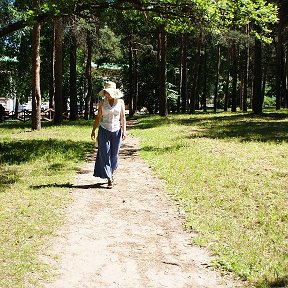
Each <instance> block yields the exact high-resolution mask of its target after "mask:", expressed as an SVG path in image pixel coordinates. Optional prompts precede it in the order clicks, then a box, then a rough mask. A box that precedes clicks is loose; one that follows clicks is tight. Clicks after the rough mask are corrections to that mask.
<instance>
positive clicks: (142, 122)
mask: <svg viewBox="0 0 288 288" xmlns="http://www.w3.org/2000/svg"><path fill="white" fill-rule="evenodd" d="M138 121H139V124H138V125H137V127H136V129H134V130H133V134H134V135H135V136H137V137H140V138H141V150H140V151H141V155H142V157H144V158H145V159H146V160H147V162H148V163H149V165H151V166H152V167H153V169H154V170H155V171H156V173H157V174H158V175H159V176H160V177H161V178H163V179H164V180H165V182H166V183H167V190H168V192H169V193H170V195H171V197H173V198H174V199H175V200H176V201H177V203H178V205H179V209H183V210H185V213H186V227H187V229H190V230H191V231H194V232H195V233H196V236H193V238H192V241H193V242H194V243H196V244H197V245H200V246H205V247H208V248H209V249H210V251H211V252H212V253H213V254H214V255H215V261H214V262H213V265H215V266H217V267H220V268H224V269H228V270H230V271H233V272H235V273H236V274H237V275H240V276H241V277H242V278H243V279H247V280H249V281H251V283H253V285H255V286H256V287H288V206H287V204H288V165H287V164H288V113H286V112H285V113H284V112H283V113H267V114H265V115H263V116H253V115H249V114H240V113H237V114H229V113H226V114H224V113H219V114H198V115H193V116H192V115H172V116H171V115H170V116H168V117H167V118H160V117H158V116H143V117H142V116H141V117H139V119H138ZM193 235H194V233H193Z"/></svg>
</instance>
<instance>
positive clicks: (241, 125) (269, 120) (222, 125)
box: [176, 113, 288, 143]
mask: <svg viewBox="0 0 288 288" xmlns="http://www.w3.org/2000/svg"><path fill="white" fill-rule="evenodd" d="M287 119H288V114H287V113H286V114H285V113H283V114H278V113H269V114H263V115H260V116H259V115H253V114H245V115H227V116H221V117H217V116H211V117H201V118H191V119H179V120H176V122H177V123H179V124H181V125H197V126H198V127H199V128H201V129H202V130H201V132H200V133H199V134H195V133H193V134H192V135H191V136H188V138H194V137H195V136H196V137H205V138H212V139H215V138H219V139H231V138H234V139H236V138H237V139H238V140H240V141H260V142H276V143H279V142H282V141H283V142H288V122H287V121H285V120H287ZM283 120H284V121H283Z"/></svg>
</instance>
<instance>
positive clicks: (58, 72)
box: [54, 18, 63, 124]
mask: <svg viewBox="0 0 288 288" xmlns="http://www.w3.org/2000/svg"><path fill="white" fill-rule="evenodd" d="M62 40H63V24H62V18H58V19H57V20H56V21H55V99H54V100H55V114H54V123H55V124H60V123H62V121H63V115H62V114H63V110H62V109H63V105H62V102H63V98H62V77H63V76H62V70H63V64H62Z"/></svg>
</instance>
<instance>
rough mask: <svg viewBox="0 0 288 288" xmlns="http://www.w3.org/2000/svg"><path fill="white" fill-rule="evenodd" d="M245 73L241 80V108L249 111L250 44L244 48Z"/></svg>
mask: <svg viewBox="0 0 288 288" xmlns="http://www.w3.org/2000/svg"><path fill="white" fill-rule="evenodd" d="M243 61H244V63H243V75H242V81H241V104H240V107H241V110H242V111H244V112H246V111H247V86H248V75H249V45H248V46H247V47H245V48H244V52H243Z"/></svg>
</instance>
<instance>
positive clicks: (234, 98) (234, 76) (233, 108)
mask: <svg viewBox="0 0 288 288" xmlns="http://www.w3.org/2000/svg"><path fill="white" fill-rule="evenodd" d="M237 54H238V53H237V46H236V44H235V43H234V44H233V45H232V57H233V60H232V63H233V65H232V95H231V111H232V112H236V110H237V109H236V106H237V76H238V55H237Z"/></svg>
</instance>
